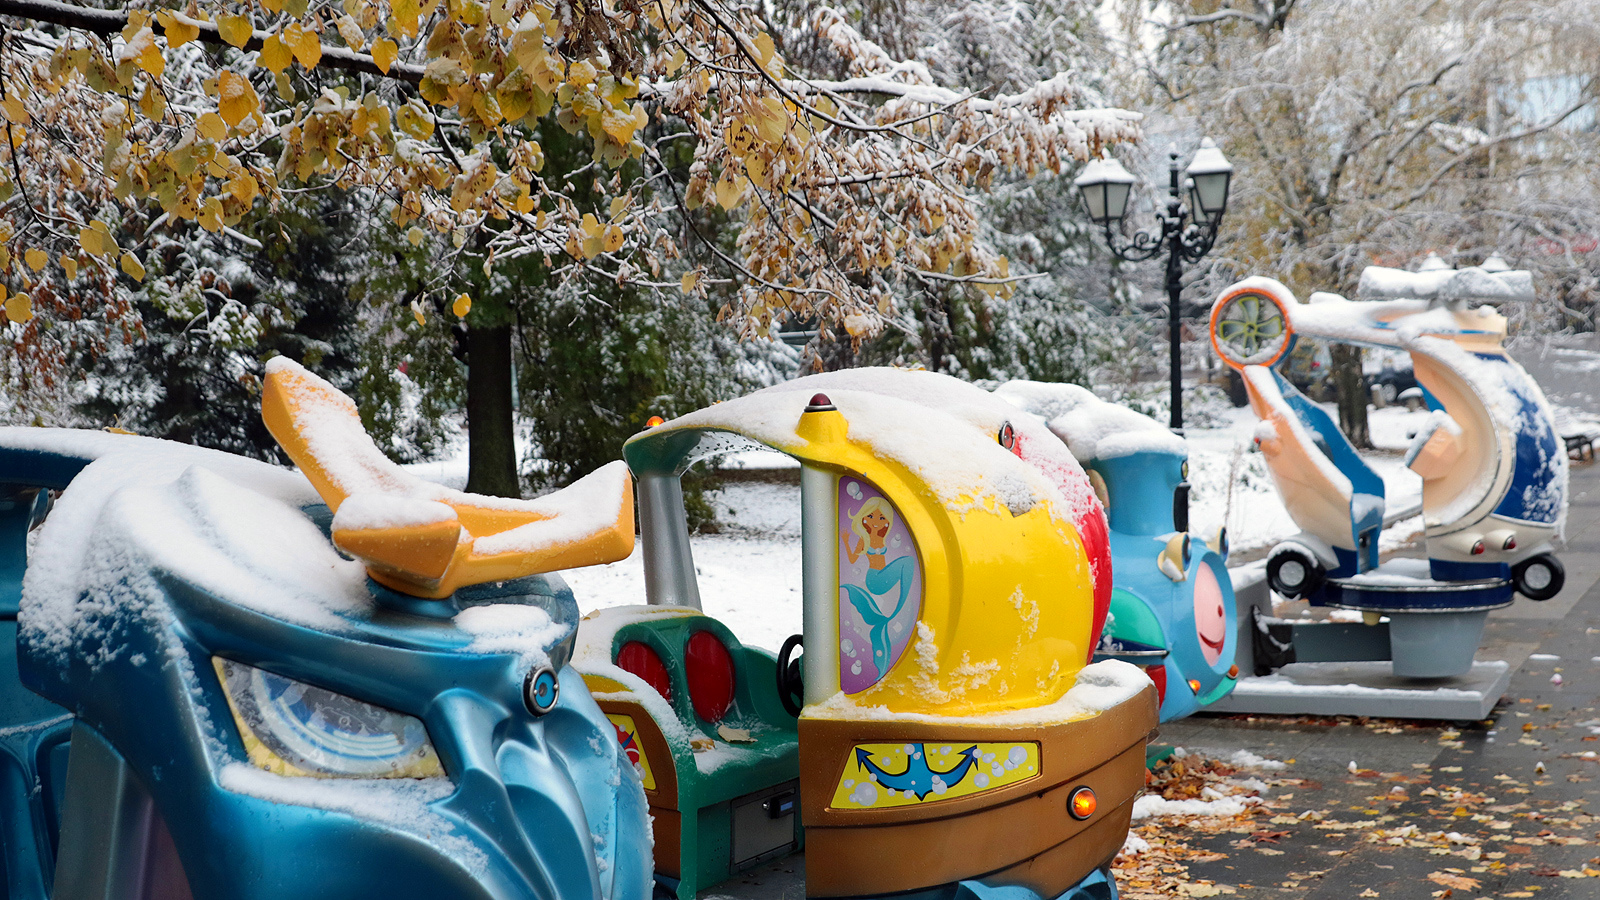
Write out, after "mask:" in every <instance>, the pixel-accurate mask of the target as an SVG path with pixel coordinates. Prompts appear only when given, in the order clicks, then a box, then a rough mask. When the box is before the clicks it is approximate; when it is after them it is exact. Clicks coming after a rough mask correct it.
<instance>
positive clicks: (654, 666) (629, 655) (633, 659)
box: [617, 641, 672, 703]
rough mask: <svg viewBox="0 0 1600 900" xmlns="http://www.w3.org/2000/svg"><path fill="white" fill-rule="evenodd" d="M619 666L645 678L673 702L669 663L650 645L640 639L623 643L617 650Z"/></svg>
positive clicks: (645, 680)
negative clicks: (668, 672) (668, 670)
mask: <svg viewBox="0 0 1600 900" xmlns="http://www.w3.org/2000/svg"><path fill="white" fill-rule="evenodd" d="M617 668H619V669H621V670H622V671H624V672H631V673H633V674H634V675H637V676H639V677H640V678H643V679H644V683H645V684H648V685H650V686H651V687H653V688H655V689H656V693H658V694H660V695H661V696H662V697H664V698H666V701H667V702H668V703H671V702H672V679H671V678H670V677H668V675H667V664H666V663H664V662H662V661H661V657H660V656H659V655H657V654H656V651H654V650H652V649H650V645H648V644H643V643H640V642H639V641H629V642H627V643H626V644H623V645H622V649H621V650H619V651H617Z"/></svg>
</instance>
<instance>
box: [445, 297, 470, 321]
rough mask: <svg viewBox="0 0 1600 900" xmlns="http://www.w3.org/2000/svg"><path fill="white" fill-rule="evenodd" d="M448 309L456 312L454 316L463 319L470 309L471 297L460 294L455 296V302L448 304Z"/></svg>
mask: <svg viewBox="0 0 1600 900" xmlns="http://www.w3.org/2000/svg"><path fill="white" fill-rule="evenodd" d="M450 311H451V312H453V313H455V314H456V318H458V319H465V318H466V317H467V313H469V312H471V311H472V298H471V297H469V296H467V295H466V294H462V295H461V296H459V297H457V298H456V302H455V303H453V304H451V305H450Z"/></svg>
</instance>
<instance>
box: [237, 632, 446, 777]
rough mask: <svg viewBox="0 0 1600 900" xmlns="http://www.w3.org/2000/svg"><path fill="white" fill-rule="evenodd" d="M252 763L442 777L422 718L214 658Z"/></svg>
mask: <svg viewBox="0 0 1600 900" xmlns="http://www.w3.org/2000/svg"><path fill="white" fill-rule="evenodd" d="M212 663H213V665H215V667H216V670H217V678H219V679H220V680H221V681H222V686H223V691H224V693H226V694H227V695H228V707H229V709H231V710H232V711H233V721H234V724H235V725H237V726H238V728H239V737H240V738H241V739H242V740H243V741H244V746H245V750H246V752H248V753H249V755H250V761H251V762H252V763H254V764H256V765H257V766H259V767H260V768H263V769H266V770H267V771H268V772H274V773H277V774H279V775H291V776H310V777H316V778H430V777H434V776H442V775H444V769H443V768H442V767H441V766H440V765H439V755H438V754H437V753H435V752H434V749H433V744H432V742H430V741H429V740H428V731H427V729H426V728H425V727H423V724H422V720H421V719H418V718H416V717H414V716H408V715H405V714H404V713H398V712H395V711H394V710H391V709H384V708H383V707H381V706H374V705H372V704H371V703H367V702H364V701H361V700H357V699H355V698H354V697H347V696H345V695H343V694H336V693H334V692H333V691H330V690H326V689H324V688H319V687H316V686H314V685H309V684H305V683H303V682H299V681H295V680H294V679H292V678H285V677H283V676H282V675H277V674H274V673H272V672H268V671H266V670H264V669H257V668H255V667H254V666H247V665H245V664H244V663H238V662H234V661H233V660H229V659H221V658H217V657H213V658H212Z"/></svg>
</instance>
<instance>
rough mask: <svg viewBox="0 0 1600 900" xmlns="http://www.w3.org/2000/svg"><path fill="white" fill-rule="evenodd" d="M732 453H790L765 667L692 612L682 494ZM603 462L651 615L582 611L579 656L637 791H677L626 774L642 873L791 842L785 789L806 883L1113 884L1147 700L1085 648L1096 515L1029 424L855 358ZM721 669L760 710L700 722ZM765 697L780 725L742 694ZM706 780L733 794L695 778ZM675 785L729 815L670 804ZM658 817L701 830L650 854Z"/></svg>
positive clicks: (1151, 710) (843, 886) (836, 890)
mask: <svg viewBox="0 0 1600 900" xmlns="http://www.w3.org/2000/svg"><path fill="white" fill-rule="evenodd" d="M1013 420H1015V421H1013ZM753 445H754V446H765V447H767V448H770V449H775V450H778V451H780V452H783V453H786V454H789V455H790V456H793V457H794V458H796V459H797V460H799V462H800V463H801V476H800V480H801V519H802V558H803V562H802V584H803V587H802V594H803V605H804V621H803V636H796V637H794V638H790V639H789V641H787V642H785V645H784V648H783V651H782V652H781V653H780V654H779V658H778V659H777V660H776V662H775V663H774V661H773V660H772V659H771V657H767V656H763V657H761V658H757V657H756V656H755V655H753V654H749V653H747V652H744V651H742V650H741V648H739V647H737V646H736V645H734V644H732V643H731V642H729V640H728V637H727V635H726V634H725V630H723V629H720V628H717V627H715V626H712V625H711V624H710V622H709V620H707V619H706V617H705V616H703V615H701V614H700V613H699V612H698V608H699V605H700V601H699V590H698V586H697V583H696V577H695V566H694V560H693V558H692V556H691V553H690V546H689V534H688V531H687V527H686V523H685V518H684V509H683V502H682V493H681V487H680V483H679V478H680V476H681V475H682V474H683V472H684V471H685V469H687V468H688V467H689V466H690V465H691V464H693V463H694V462H695V461H696V460H698V459H701V458H704V457H707V456H711V455H715V454H718V453H723V452H726V451H728V450H731V449H738V448H740V447H750V446H753ZM624 456H625V458H626V459H627V462H628V465H629V467H630V468H631V469H632V470H633V472H634V475H635V476H636V477H637V478H638V495H639V503H640V523H641V532H640V541H641V544H642V549H643V552H644V565H645V574H646V588H647V595H648V596H647V599H648V601H649V604H650V605H649V606H646V607H636V608H625V609H617V610H608V611H606V612H604V613H603V614H601V615H600V616H597V617H595V618H593V619H590V620H586V621H585V623H584V624H583V625H582V627H581V628H580V638H579V639H580V644H581V645H582V647H583V648H584V649H583V650H582V651H581V654H580V657H579V658H578V660H577V663H576V664H577V665H579V666H580V667H581V668H582V670H583V671H584V674H585V677H586V678H587V679H588V681H589V684H590V686H591V689H592V690H594V691H595V693H596V696H597V699H598V700H599V702H600V703H601V704H602V707H603V708H605V709H607V710H608V711H613V710H615V711H617V712H619V713H620V712H623V711H627V713H628V715H629V725H630V726H632V727H633V728H634V729H635V730H636V731H637V733H638V734H639V737H640V745H641V746H642V747H643V748H644V749H645V750H646V755H647V756H648V757H649V766H650V770H651V772H652V773H654V774H655V781H656V783H657V784H658V785H659V784H661V783H662V773H663V772H664V771H667V770H670V771H671V772H672V774H673V776H674V777H675V778H676V783H677V785H678V796H677V798H675V801H674V800H673V799H672V798H668V797H665V796H663V795H662V794H661V793H659V792H657V793H652V792H650V791H649V790H648V789H647V791H646V793H647V795H648V796H650V802H651V805H652V812H653V814H654V816H655V819H656V822H657V825H658V828H657V834H656V839H657V849H658V852H657V865H658V866H659V867H660V868H661V869H663V870H664V872H663V874H665V875H667V876H670V877H677V878H682V879H684V880H689V879H693V880H694V883H695V885H696V886H697V887H703V886H704V885H705V884H706V883H708V882H709V881H710V880H714V879H715V878H717V877H721V876H722V875H724V874H725V873H726V872H727V871H728V868H729V867H728V863H727V860H729V859H730V858H731V859H732V860H734V861H738V860H739V859H740V858H741V857H744V855H745V854H755V855H756V856H759V855H760V853H761V852H763V851H762V842H766V845H765V846H766V847H767V848H768V849H775V848H780V847H787V846H792V845H793V844H794V843H798V842H799V841H801V840H802V835H800V834H796V833H795V832H794V831H793V830H792V828H793V825H792V820H790V821H778V820H780V819H781V818H782V817H783V816H785V815H787V814H788V812H789V810H790V809H791V808H792V807H791V805H790V803H791V801H790V800H789V799H788V797H789V796H790V795H789V794H788V793H787V792H788V791H791V790H792V789H793V788H792V785H793V783H794V782H793V780H794V779H796V778H798V788H799V792H798V811H799V819H800V822H801V825H802V831H803V843H804V846H805V860H804V872H805V882H806V888H805V892H806V894H807V895H808V896H811V897H884V896H889V895H907V896H917V897H926V898H955V897H969V896H976V897H980V898H1001V897H1004V898H1018V900H1023V898H1028V897H1032V898H1058V897H1061V898H1069V900H1091V898H1109V897H1112V896H1114V891H1115V889H1114V886H1113V884H1112V883H1111V881H1110V874H1109V868H1108V867H1109V863H1110V861H1111V859H1112V858H1113V857H1114V856H1115V855H1116V853H1117V851H1118V849H1119V848H1120V846H1121V844H1122V841H1123V839H1124V836H1125V834H1126V831H1127V827H1128V822H1129V819H1130V816H1131V813H1132V802H1133V799H1134V796H1135V795H1136V794H1137V793H1138V792H1139V790H1140V789H1141V787H1142V785H1143V778H1144V748H1145V743H1146V741H1147V739H1148V737H1149V735H1150V733H1151V732H1152V730H1153V729H1154V728H1155V726H1156V698H1155V691H1154V689H1153V687H1152V686H1151V684H1150V682H1149V680H1148V679H1147V678H1146V677H1145V676H1144V674H1143V673H1142V672H1141V671H1140V670H1139V669H1137V668H1135V667H1133V666H1130V665H1128V664H1126V663H1122V662H1117V661H1108V662H1101V663H1095V664H1093V665H1088V663H1089V661H1090V658H1091V656H1092V654H1093V652H1094V648H1095V645H1096V643H1097V641H1098V637H1099V632H1100V628H1101V625H1102V623H1103V621H1104V615H1105V608H1106V607H1105V601H1106V600H1108V599H1109V590H1110V585H1109V584H1108V583H1106V582H1108V581H1109V579H1107V578H1106V577H1105V576H1106V574H1107V572H1108V565H1107V564H1108V562H1109V560H1108V558H1107V552H1106V545H1105V525H1104V519H1103V517H1102V513H1101V511H1100V509H1099V505H1098V504H1097V503H1096V501H1095V499H1094V496H1093V493H1092V490H1091V489H1090V487H1089V484H1088V481H1087V479H1086V478H1085V476H1084V473H1083V471H1082V469H1081V468H1080V467H1079V466H1078V465H1077V464H1076V463H1075V462H1074V461H1073V459H1072V457H1071V456H1070V455H1069V454H1068V453H1066V451H1065V448H1064V447H1063V446H1062V445H1061V444H1060V442H1059V441H1057V440H1056V439H1055V438H1054V436H1053V435H1051V434H1050V433H1049V432H1048V431H1047V430H1046V429H1044V428H1043V426H1042V425H1039V424H1038V423H1037V422H1033V421H1028V417H1026V416H1023V415H1019V413H1018V412H1017V410H1015V409H1014V408H1012V407H1010V406H1009V405H1007V404H1005V403H1004V402H1003V401H1000V400H999V399H998V398H995V397H994V396H993V395H991V394H989V393H987V392H985V391H982V390H980V389H978V388H976V387H973V386H971V385H966V384H963V383H961V382H959V381H956V380H955V379H951V378H948V377H945V376H941V375H935V374H931V373H927V372H907V371H900V370H893V369H867V370H856V371H851V372H841V373H833V374H828V375H816V376H811V377H808V378H802V379H799V380H796V381H794V382H790V383H788V384H784V385H781V386H779V387H775V388H770V389H767V390H764V391H760V392H757V393H755V394H751V395H749V396H746V397H743V398H740V399H736V400H731V401H728V402H725V403H720V404H717V405H715V406H712V407H709V408H707V409H703V410H700V411H698V412H695V413H691V414H689V415H686V416H683V417H680V418H678V419H674V420H672V421H669V422H666V423H664V424H661V425H658V426H656V427H654V428H651V429H650V430H648V431H646V432H644V433H642V434H640V435H637V436H635V437H634V438H633V439H631V440H630V441H629V442H628V443H627V445H626V447H625V448H624ZM591 627H593V628H594V632H593V636H592V637H591V636H590V632H589V629H590V628H591ZM707 634H710V635H711V636H712V637H714V638H716V639H717V641H719V642H720V643H721V644H722V646H721V647H712V646H711V643H710V641H708V640H707V639H705V638H702V637H701V636H702V635H707ZM802 637H803V646H804V651H805V655H804V658H803V659H799V660H797V659H794V658H792V653H793V651H794V649H795V648H796V647H797V646H800V645H801V644H802ZM696 640H700V641H701V643H702V644H703V645H704V646H703V647H702V648H701V651H707V650H708V651H710V652H709V653H704V652H702V653H701V656H702V658H701V659H700V660H699V661H698V662H697V661H696V655H697V649H696V647H695V646H694V642H695V641H696ZM639 644H647V645H648V647H647V648H646V649H652V650H654V651H655V652H654V653H653V654H646V653H644V652H642V651H641V650H640V649H639V648H638V645H639ZM724 655H726V656H729V657H732V658H733V659H735V660H739V659H741V658H742V659H743V662H742V663H736V664H735V665H732V666H729V665H727V664H726V663H725V662H719V661H718V660H721V659H722V658H723V657H724ZM679 660H682V662H679ZM697 667H698V668H699V669H700V670H701V672H702V677H701V678H700V679H698V683H697V679H696V676H695V670H696V668H697ZM663 670H665V671H663ZM716 672H720V673H722V674H720V675H711V674H708V673H716ZM730 673H731V674H732V676H733V682H734V684H733V686H732V688H731V693H732V694H733V695H734V696H735V697H739V698H743V697H745V696H746V694H745V692H746V691H748V694H749V696H750V697H751V699H752V700H753V701H754V702H753V703H752V704H748V705H745V706H744V707H742V708H741V707H740V703H742V702H743V700H742V699H740V700H735V701H734V702H733V705H732V706H731V707H729V708H730V709H733V710H735V711H736V713H735V714H723V716H722V718H721V720H720V721H719V718H718V716H717V715H715V714H714V713H715V712H716V710H718V709H721V708H722V703H721V702H720V701H721V699H722V698H726V697H727V696H729V694H730V689H729V688H728V687H727V686H725V685H724V683H723V681H722V679H723V678H724V677H726V676H727V675H728V674H730ZM750 678H756V679H763V678H765V679H770V681H771V687H770V688H763V687H761V686H756V687H751V686H749V685H744V684H741V679H750ZM768 691H775V693H776V694H777V695H778V696H779V698H780V699H781V702H782V703H784V704H785V705H787V706H788V707H789V709H790V713H788V714H786V717H787V718H788V719H789V723H790V724H785V723H783V722H778V723H774V722H773V721H772V716H771V715H770V714H769V711H770V708H771V707H770V704H767V705H766V708H765V709H763V704H764V703H765V702H766V701H763V700H761V699H760V698H761V697H762V696H763V695H764V694H766V693H767V692H768ZM681 692H687V694H688V695H689V696H687V697H685V696H683V695H682V693H681ZM669 694H670V696H668V695H669ZM707 699H714V700H717V701H719V702H716V703H710V704H705V703H703V701H705V700H707ZM612 704H617V705H616V706H613V705H612ZM708 711H709V712H711V713H713V714H710V715H708ZM796 716H797V717H798V722H797V723H795V717H796ZM786 754H788V755H790V756H789V759H790V762H788V763H785V764H784V765H781V766H780V765H777V764H776V762H775V760H777V759H779V758H781V757H783V756H785V755H786ZM763 766H765V767H766V768H765V769H764V770H762V771H758V768H760V767H763ZM724 777H736V778H739V779H741V780H740V782H739V783H738V785H737V791H738V792H739V793H740V796H739V797H732V796H731V795H732V793H733V791H732V790H724V791H723V793H722V794H721V795H718V796H721V797H724V798H726V799H723V800H717V798H716V797H713V796H709V795H707V794H705V793H704V792H701V789H700V788H699V787H698V785H701V784H704V783H706V782H707V781H708V780H715V779H718V778H724ZM763 778H764V779H766V781H765V783H763V781H762V779H763ZM685 784H688V785H691V786H695V788H694V789H695V791H696V792H699V796H700V798H701V799H698V800H696V801H695V802H705V801H715V802H716V803H728V802H731V804H732V806H733V809H732V811H731V812H724V811H721V810H719V809H715V808H713V809H711V810H710V811H709V812H708V811H707V808H706V807H704V806H702V807H699V808H694V807H693V805H692V804H686V803H685V802H684V788H683V786H684V785H685ZM762 798H766V799H762ZM663 821H666V822H669V823H672V824H671V825H670V826H669V829H668V830H669V831H670V829H671V828H682V829H684V831H685V832H686V831H687V830H688V828H689V827H690V823H691V821H697V822H698V827H699V833H698V835H697V836H696V839H695V841H696V846H697V847H698V848H699V849H698V852H699V855H700V860H696V859H693V858H691V854H690V853H689V849H688V845H687V843H684V844H682V845H681V846H678V847H672V845H671V844H670V843H669V844H668V846H669V851H668V852H667V853H665V854H663V853H662V852H660V850H661V847H662V842H663V830H662V829H661V827H660V825H661V823H662V822H663ZM774 822H776V824H773V823H774ZM708 825H709V830H708ZM729 828H732V829H733V833H732V834H729V833H728V831H727V829H729ZM667 840H668V841H669V842H670V841H671V840H672V838H671V837H670V836H669V837H667ZM741 841H743V842H745V843H744V844H742V845H741ZM730 845H731V847H732V848H733V849H732V856H731V857H728V856H723V857H722V858H721V859H710V858H709V856H710V852H709V851H708V850H707V848H708V847H716V848H727V847H729V846H730ZM741 847H742V849H741ZM716 852H717V853H726V852H727V851H726V850H724V849H718V850H717V851H716ZM745 858H755V856H752V857H745ZM697 865H699V866H700V868H699V870H695V869H694V868H693V867H695V866H697ZM679 896H680V897H687V896H688V893H687V891H686V889H685V888H684V885H683V883H682V882H680V883H679Z"/></svg>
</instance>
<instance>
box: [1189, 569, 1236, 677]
mask: <svg viewBox="0 0 1600 900" xmlns="http://www.w3.org/2000/svg"><path fill="white" fill-rule="evenodd" d="M1226 618H1227V617H1226V615H1225V611H1224V609H1223V604H1222V586H1221V585H1219V584H1218V583H1217V576H1216V575H1215V574H1214V573H1213V572H1212V571H1211V567H1210V566H1207V565H1202V566H1200V568H1199V571H1198V572H1197V573H1196V574H1195V579H1194V630H1195V633H1196V634H1197V635H1198V636H1199V638H1200V652H1201V653H1202V654H1203V655H1204V656H1205V660H1206V664H1207V665H1213V666H1214V665H1216V664H1217V661H1218V660H1220V659H1221V658H1222V650H1223V646H1224V644H1225V643H1226V639H1227V624H1228V623H1227V621H1226Z"/></svg>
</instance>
